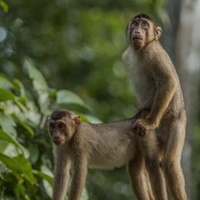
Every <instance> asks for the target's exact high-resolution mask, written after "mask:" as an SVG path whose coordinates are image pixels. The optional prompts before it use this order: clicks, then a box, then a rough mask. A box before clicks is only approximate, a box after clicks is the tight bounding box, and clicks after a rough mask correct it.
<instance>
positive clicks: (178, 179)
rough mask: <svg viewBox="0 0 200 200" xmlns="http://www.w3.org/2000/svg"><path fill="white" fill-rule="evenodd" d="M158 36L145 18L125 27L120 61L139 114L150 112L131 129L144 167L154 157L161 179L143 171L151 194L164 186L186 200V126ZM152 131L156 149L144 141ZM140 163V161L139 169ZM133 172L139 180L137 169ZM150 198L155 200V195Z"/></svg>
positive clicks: (176, 82)
mask: <svg viewBox="0 0 200 200" xmlns="http://www.w3.org/2000/svg"><path fill="white" fill-rule="evenodd" d="M161 32H162V29H161V28H160V27H157V26H156V25H155V23H154V22H153V21H152V19H151V18H150V17H149V16H147V15H145V14H140V15H137V16H135V17H134V18H133V19H132V20H131V21H130V22H129V23H128V25H127V29H126V36H127V40H128V43H129V47H128V48H127V49H126V51H125V52H124V53H123V55H122V60H123V62H124V63H125V65H126V67H127V71H128V74H129V76H130V79H131V81H132V83H133V86H134V89H135V93H136V98H137V101H138V107H139V112H140V110H143V109H149V110H150V112H149V114H147V115H146V116H144V117H141V118H139V119H137V120H136V122H135V124H134V126H133V128H134V130H135V132H136V133H137V134H138V135H140V136H141V138H143V140H144V143H145V145H144V149H143V151H144V157H145V158H146V159H145V161H146V166H149V165H151V163H148V162H147V161H148V159H149V158H150V157H151V156H152V155H153V156H156V155H157V158H158V159H159V163H160V167H161V169H162V174H163V175H164V178H165V179H163V178H161V179H160V180H162V181H161V182H157V183H156V181H154V179H153V178H152V177H151V176H152V175H153V174H154V176H156V174H155V173H154V172H153V169H152V168H151V167H147V169H149V170H148V172H149V176H150V182H151V187H152V190H154V191H155V188H156V187H157V185H160V187H161V188H162V191H164V190H165V187H166V186H165V184H167V186H168V189H169V191H170V193H171V195H172V197H173V199H174V200H186V199H187V196H186V192H185V181H184V176H183V172H182V168H181V164H180V160H181V153H182V149H183V145H184V140H185V125H186V114H185V109H184V100H183V95H182V90H181V86H180V82H179V78H178V75H177V73H176V70H175V68H174V65H173V63H172V61H171V59H170V58H169V56H168V54H167V53H166V51H165V50H164V49H163V48H162V46H161V44H160V43H159V41H158V39H159V37H160V35H161ZM152 130H154V133H155V136H154V137H155V138H156V140H157V145H154V143H155V142H154V141H153V142H152V140H151V139H152V138H153V140H155V138H154V137H153V136H152V138H151V139H149V141H148V142H147V138H146V137H148V134H151V133H152ZM141 143H142V139H141ZM145 146H147V147H148V148H147V149H146V147H145ZM142 163H143V161H142V160H141V167H142V165H143V164H142ZM137 170H138V176H139V173H140V171H141V169H140V168H138V169H137ZM161 176H162V175H161ZM138 179H140V177H138ZM154 195H155V196H156V194H155V193H154ZM163 198H164V199H167V197H166V192H165V193H163Z"/></svg>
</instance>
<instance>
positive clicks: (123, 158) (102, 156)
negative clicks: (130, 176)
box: [88, 145, 134, 169]
mask: <svg viewBox="0 0 200 200" xmlns="http://www.w3.org/2000/svg"><path fill="white" fill-rule="evenodd" d="M133 148H134V147H133V145H132V147H131V146H125V147H124V146H120V145H119V146H116V147H115V148H109V149H108V150H106V147H105V148H104V150H98V151H94V152H93V154H94V155H95V157H93V155H91V156H90V159H89V163H88V164H89V167H90V168H99V169H113V168H115V167H116V168H118V167H122V166H123V165H125V164H126V163H127V162H128V161H129V160H130V159H131V158H132V157H133V155H134V152H133V151H134V149H133ZM97 155H98V156H97Z"/></svg>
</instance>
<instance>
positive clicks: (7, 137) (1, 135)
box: [0, 129, 29, 158]
mask: <svg viewBox="0 0 200 200" xmlns="http://www.w3.org/2000/svg"><path fill="white" fill-rule="evenodd" d="M0 139H1V140H5V141H7V142H10V143H13V144H14V145H15V146H16V147H18V148H19V149H20V150H21V152H22V153H23V155H24V156H25V157H26V158H28V157H29V153H28V151H27V150H26V149H25V148H24V147H23V146H22V145H21V144H19V142H18V141H17V140H15V139H14V138H13V137H12V136H11V135H10V134H7V133H6V132H4V131H3V130H2V129H0Z"/></svg>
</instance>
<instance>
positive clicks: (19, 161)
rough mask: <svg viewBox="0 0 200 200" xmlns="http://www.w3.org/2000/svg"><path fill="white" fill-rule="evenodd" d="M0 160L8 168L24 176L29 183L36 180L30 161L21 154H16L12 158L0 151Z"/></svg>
mask: <svg viewBox="0 0 200 200" xmlns="http://www.w3.org/2000/svg"><path fill="white" fill-rule="evenodd" d="M0 160H1V162H3V163H4V164H5V165H6V166H7V167H8V168H9V169H10V170H12V171H13V172H14V173H17V175H20V176H21V177H22V178H25V179H26V180H27V181H29V182H30V183H31V184H34V183H35V182H36V180H35V178H34V176H33V173H32V168H31V164H30V162H29V161H28V160H27V159H26V158H24V157H23V156H17V157H14V158H11V157H8V156H6V155H3V154H1V153H0Z"/></svg>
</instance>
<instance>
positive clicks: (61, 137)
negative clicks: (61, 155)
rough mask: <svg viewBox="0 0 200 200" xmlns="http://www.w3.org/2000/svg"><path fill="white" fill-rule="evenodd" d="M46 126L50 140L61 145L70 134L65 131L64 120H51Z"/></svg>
mask: <svg viewBox="0 0 200 200" xmlns="http://www.w3.org/2000/svg"><path fill="white" fill-rule="evenodd" d="M48 127H49V132H50V135H51V137H52V140H53V142H54V143H55V144H56V145H62V144H64V143H65V142H66V140H68V139H69V136H70V134H69V132H68V131H67V126H66V124H65V122H63V121H61V120H58V121H54V120H51V121H50V122H49V126H48Z"/></svg>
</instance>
